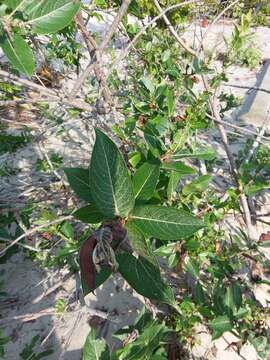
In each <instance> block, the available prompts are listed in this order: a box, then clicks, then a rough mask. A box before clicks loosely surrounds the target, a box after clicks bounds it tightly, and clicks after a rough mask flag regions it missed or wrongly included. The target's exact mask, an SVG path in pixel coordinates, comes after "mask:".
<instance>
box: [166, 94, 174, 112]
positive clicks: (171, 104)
mask: <svg viewBox="0 0 270 360" xmlns="http://www.w3.org/2000/svg"><path fill="white" fill-rule="evenodd" d="M166 100H167V107H168V116H169V117H171V116H172V115H173V113H174V95H173V93H172V91H171V90H170V89H167V91H166Z"/></svg>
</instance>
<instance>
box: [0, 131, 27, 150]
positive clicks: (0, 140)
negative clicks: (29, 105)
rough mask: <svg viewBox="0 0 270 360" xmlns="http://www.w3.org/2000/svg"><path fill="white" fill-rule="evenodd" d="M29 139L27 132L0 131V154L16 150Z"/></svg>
mask: <svg viewBox="0 0 270 360" xmlns="http://www.w3.org/2000/svg"><path fill="white" fill-rule="evenodd" d="M30 139H31V136H30V135H29V134H28V133H22V134H21V135H10V134H6V133H5V132H3V131H1V132H0V154H1V155H2V154H4V153H6V152H10V153H12V152H16V151H17V150H18V149H19V148H21V147H23V146H25V145H26V144H27V143H28V142H29V141H30Z"/></svg>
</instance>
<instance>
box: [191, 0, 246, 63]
mask: <svg viewBox="0 0 270 360" xmlns="http://www.w3.org/2000/svg"><path fill="white" fill-rule="evenodd" d="M239 1H240V0H235V1H234V2H232V3H231V4H230V5H228V6H227V7H226V8H225V9H223V11H221V13H220V14H219V15H218V16H217V17H216V18H215V19H214V20H213V21H212V22H211V24H210V25H209V26H208V28H207V29H206V31H205V33H204V34H203V37H202V40H201V43H200V46H199V48H198V50H197V56H198V55H199V53H200V51H201V49H203V42H204V40H205V38H206V36H207V35H208V33H209V31H210V30H211V29H212V27H213V26H214V25H215V24H216V23H217V22H218V21H219V20H220V19H221V18H222V16H223V15H224V14H225V13H226V12H227V11H228V10H230V9H231V8H232V7H233V6H234V5H236V4H237V3H239Z"/></svg>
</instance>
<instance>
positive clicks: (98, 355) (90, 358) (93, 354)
mask: <svg viewBox="0 0 270 360" xmlns="http://www.w3.org/2000/svg"><path fill="white" fill-rule="evenodd" d="M109 359H110V353H109V348H108V346H107V344H106V342H105V340H103V339H96V332H95V330H94V329H91V330H90V332H89V334H88V335H87V338H86V340H85V343H84V346H83V360H109Z"/></svg>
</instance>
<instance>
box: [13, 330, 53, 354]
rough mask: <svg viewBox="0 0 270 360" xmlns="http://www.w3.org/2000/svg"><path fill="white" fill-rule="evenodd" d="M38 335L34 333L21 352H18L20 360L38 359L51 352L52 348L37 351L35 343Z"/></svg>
mask: <svg viewBox="0 0 270 360" xmlns="http://www.w3.org/2000/svg"><path fill="white" fill-rule="evenodd" d="M39 338H40V337H39V335H36V336H34V337H33V338H32V340H31V342H30V343H29V344H26V345H25V347H24V349H23V350H22V352H21V353H20V359H21V360H40V359H43V358H46V357H47V356H49V355H51V354H52V353H53V350H52V349H47V350H44V351H37V350H36V349H35V347H37V343H38V341H39Z"/></svg>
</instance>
